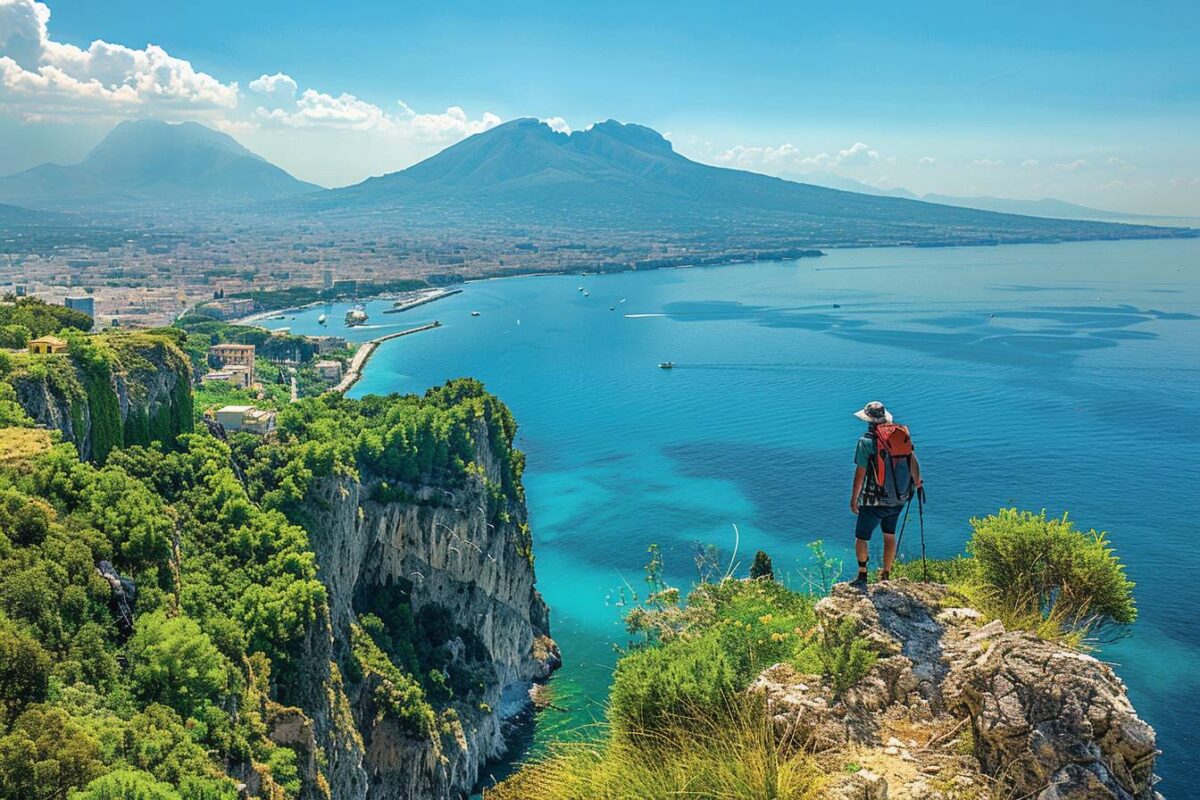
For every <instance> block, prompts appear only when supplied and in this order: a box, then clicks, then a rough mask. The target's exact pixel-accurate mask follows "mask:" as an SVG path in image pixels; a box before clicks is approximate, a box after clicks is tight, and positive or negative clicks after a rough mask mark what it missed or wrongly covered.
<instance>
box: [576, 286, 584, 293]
mask: <svg viewBox="0 0 1200 800" xmlns="http://www.w3.org/2000/svg"><path fill="white" fill-rule="evenodd" d="M575 291H577V292H582V291H583V287H582V286H580V287H579V288H578V289H576V290H575Z"/></svg>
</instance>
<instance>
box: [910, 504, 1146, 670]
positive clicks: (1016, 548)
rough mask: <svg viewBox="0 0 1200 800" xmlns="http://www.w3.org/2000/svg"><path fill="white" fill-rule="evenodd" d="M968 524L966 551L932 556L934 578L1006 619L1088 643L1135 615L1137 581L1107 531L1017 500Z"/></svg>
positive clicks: (914, 567) (1074, 643)
mask: <svg viewBox="0 0 1200 800" xmlns="http://www.w3.org/2000/svg"><path fill="white" fill-rule="evenodd" d="M971 528H972V535H971V539H970V540H969V541H968V542H967V553H968V557H965V558H964V557H959V558H955V559H948V560H935V561H930V562H929V563H928V569H929V578H930V580H932V581H936V582H939V583H945V584H947V585H949V586H950V587H951V588H953V589H955V590H957V591H958V592H959V593H960V594H962V595H963V596H964V597H965V598H966V599H967V601H968V602H969V603H970V604H971V605H972V606H974V607H975V608H977V609H979V610H980V611H982V612H983V613H985V614H987V615H988V616H990V617H992V618H994V619H999V620H1001V621H1002V622H1004V624H1005V627H1008V628H1010V629H1017V630H1029V631H1032V632H1034V633H1036V634H1037V635H1039V636H1041V637H1042V638H1044V639H1052V640H1055V641H1059V642H1061V643H1063V644H1066V645H1068V646H1071V647H1077V648H1084V647H1087V646H1088V642H1089V640H1092V639H1096V638H1113V637H1117V636H1120V635H1121V634H1122V633H1123V632H1124V629H1125V627H1126V626H1128V625H1131V624H1132V623H1133V622H1134V621H1135V620H1136V619H1137V606H1136V604H1135V603H1134V599H1133V582H1132V581H1130V580H1129V579H1128V578H1127V577H1126V576H1125V567H1124V565H1123V564H1122V563H1121V561H1120V559H1119V558H1118V557H1117V555H1116V553H1114V552H1113V549H1112V547H1111V545H1109V543H1108V539H1107V537H1106V536H1105V534H1104V533H1103V532H1097V531H1095V530H1089V531H1081V530H1079V529H1078V528H1076V527H1075V524H1074V523H1073V522H1071V521H1070V520H1069V519H1068V518H1067V516H1066V515H1063V517H1061V518H1057V519H1055V518H1048V517H1047V516H1046V514H1045V512H1042V513H1040V514H1034V513H1032V512H1029V511H1018V510H1017V509H1015V508H1008V509H1002V510H1000V511H999V512H998V513H996V514H993V515H991V516H987V517H982V518H976V519H972V520H971ZM894 574H895V575H896V576H897V577H908V578H911V579H913V580H918V579H920V577H921V563H920V562H919V561H914V562H910V563H907V564H897V568H896V570H895V573H894Z"/></svg>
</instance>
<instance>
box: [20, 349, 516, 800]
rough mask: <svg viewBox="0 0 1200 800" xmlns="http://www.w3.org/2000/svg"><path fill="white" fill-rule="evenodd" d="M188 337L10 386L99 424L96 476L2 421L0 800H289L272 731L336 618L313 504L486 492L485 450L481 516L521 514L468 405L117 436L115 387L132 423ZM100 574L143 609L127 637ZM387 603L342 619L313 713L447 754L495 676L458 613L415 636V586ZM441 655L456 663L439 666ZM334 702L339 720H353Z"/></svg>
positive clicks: (295, 778) (509, 468) (489, 421)
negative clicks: (243, 782) (353, 622)
mask: <svg viewBox="0 0 1200 800" xmlns="http://www.w3.org/2000/svg"><path fill="white" fill-rule="evenodd" d="M186 335H187V334H186V333H185V332H182V331H177V330H176V331H166V332H161V331H160V332H150V333H143V334H115V335H108V334H105V335H103V336H94V337H83V336H82V335H79V334H73V335H71V337H70V342H69V344H70V352H69V353H68V354H65V355H59V356H42V357H33V356H25V355H21V356H19V357H18V356H17V355H14V356H12V357H8V360H7V361H5V362H4V364H2V365H0V366H3V367H4V369H5V374H6V376H7V377H8V379H9V380H10V381H22V380H32V379H35V378H36V379H38V380H42V381H44V382H45V383H46V385H47V386H48V387H50V388H51V390H52V391H54V392H62V393H63V395H64V396H66V397H67V398H69V402H70V403H71V404H73V405H72V406H71V407H72V408H73V409H74V408H79V407H82V408H86V409H88V410H89V412H90V414H91V419H92V421H93V425H95V423H96V420H101V421H102V422H103V423H104V431H103V432H102V433H101V434H100V435H99V438H95V437H94V438H93V439H92V445H93V447H98V448H102V449H103V450H104V452H105V454H106V458H104V460H103V463H102V464H101V463H98V462H92V463H89V462H85V461H81V460H80V458H79V455H78V452H77V451H76V449H75V448H74V447H72V446H70V445H67V444H55V441H56V439H55V436H52V435H51V434H50V432H48V431H44V430H37V429H35V428H31V427H28V425H29V418H28V416H26V415H25V414H24V412H23V411H22V410H21V407H20V405H19V403H17V402H16V400H15V398H16V395H15V394H13V393H12V386H11V384H10V383H3V384H0V386H3V387H5V388H6V389H7V390H8V392H6V393H4V394H3V395H0V413H5V414H6V415H8V416H12V417H15V418H16V419H15V422H16V423H17V425H18V427H15V428H9V429H0V430H5V431H7V430H12V431H15V432H16V436H15V437H13V438H14V443H13V444H12V446H11V447H9V446H8V445H9V442H8V437H7V435H6V436H5V445H6V449H5V451H4V457H3V458H0V800H16V799H17V798H22V799H23V798H29V797H62V798H67V797H71V798H73V800H107V799H108V798H114V799H115V798H121V800H125V799H126V798H147V799H149V800H153V799H154V798H169V799H170V800H233V798H234V797H236V796H237V792H236V789H235V784H234V781H233V780H232V779H231V778H230V777H229V775H230V772H229V770H237V771H238V772H237V773H236V774H242V772H241V771H244V770H247V769H253V770H254V771H255V772H257V773H258V774H259V776H261V779H262V790H261V791H262V795H263V796H269V797H271V798H273V800H288V799H289V798H296V797H298V796H299V795H300V793H301V790H302V789H303V788H304V781H305V780H306V779H307V777H308V776H307V775H305V774H304V771H303V769H302V765H303V764H305V763H306V762H305V761H304V760H302V759H301V758H300V757H298V755H297V752H296V751H294V750H292V749H289V748H287V747H282V746H279V745H276V744H274V743H272V741H271V739H270V738H269V736H268V734H269V731H270V720H271V719H272V716H273V715H274V714H276V713H277V710H278V709H280V708H282V707H285V706H287V705H294V704H298V703H302V702H304V701H305V700H306V697H302V696H293V693H294V692H298V691H300V688H299V685H300V683H301V681H300V680H299V678H300V677H301V675H302V670H303V669H304V668H305V667H304V662H303V657H304V656H305V653H306V646H311V643H312V642H311V639H312V636H311V634H312V632H313V630H314V626H321V625H325V624H328V619H329V614H330V611H329V608H328V603H327V598H326V592H325V588H324V586H322V584H321V583H320V581H319V580H318V578H317V564H316V557H315V555H314V553H313V550H312V547H311V545H310V543H309V541H310V540H309V535H308V533H307V532H306V530H305V529H304V527H303V526H302V525H301V524H297V523H298V522H303V523H306V522H308V520H307V519H306V514H305V508H306V507H307V497H306V495H307V492H308V489H309V488H310V487H311V486H312V484H313V482H314V481H315V480H318V479H320V478H322V477H334V478H339V477H340V478H351V477H354V478H359V479H362V480H364V481H366V482H367V483H368V484H370V485H377V486H386V487H388V489H387V492H390V493H392V494H394V495H395V496H396V497H397V498H400V499H404V500H405V501H413V500H412V498H414V497H415V496H416V494H417V491H416V490H417V489H418V486H417V484H419V483H422V482H430V483H433V484H435V485H440V486H446V487H453V486H455V485H456V484H458V483H461V482H462V481H464V480H466V479H468V478H473V476H476V475H477V474H478V473H479V470H480V468H479V467H478V465H476V464H475V458H476V453H475V447H474V439H473V437H474V436H485V437H487V438H488V439H490V440H491V442H492V444H493V446H494V447H497V448H498V450H497V452H498V453H500V455H501V470H500V480H498V481H497V482H496V484H495V485H496V487H497V488H496V491H495V492H493V493H492V496H491V499H490V501H489V506H490V508H489V512H490V514H491V515H492V517H493V518H494V520H496V521H499V520H501V519H512V515H513V514H514V513H516V511H517V509H516V508H515V507H514V505H513V503H514V502H516V501H517V500H518V499H519V498H520V473H521V469H522V467H523V460H522V457H521V454H520V453H519V452H518V451H516V450H514V449H513V448H512V437H513V435H514V433H515V430H516V428H515V424H514V423H513V421H512V417H511V415H510V414H509V413H508V411H507V409H505V408H504V406H503V405H501V404H500V403H499V401H497V400H496V399H495V398H494V397H491V396H490V395H488V394H486V392H484V391H483V387H482V386H481V385H480V384H479V383H477V382H474V381H461V382H452V383H450V384H447V385H446V386H444V387H440V388H438V389H434V390H431V391H430V392H429V393H427V395H426V396H425V397H424V398H418V397H399V396H393V397H388V398H379V397H374V398H369V399H367V400H363V401H350V400H346V399H344V398H341V397H339V396H334V397H326V398H319V399H310V400H304V401H301V402H300V403H297V404H294V405H292V406H289V407H288V408H287V409H286V411H285V412H284V413H283V414H281V426H280V435H279V436H278V437H277V438H272V439H266V440H264V439H263V438H262V437H257V436H253V435H249V434H235V435H234V436H233V437H232V438H231V440H230V442H228V443H226V442H222V441H219V440H217V439H215V438H213V437H212V436H211V435H209V434H207V432H206V431H205V430H204V429H203V428H202V427H199V428H197V429H196V431H199V432H195V431H191V429H190V426H189V428H188V430H189V431H191V432H185V433H183V434H182V435H175V433H174V431H175V429H177V428H178V427H179V426H180V425H182V423H183V419H181V418H177V417H175V416H173V415H172V416H166V417H160V416H159V415H158V414H153V413H152V414H147V415H146V417H145V418H144V419H139V420H138V421H137V422H135V423H133V424H131V423H130V421H129V418H127V419H126V420H125V424H124V426H123V427H122V426H121V425H114V424H113V422H114V419H113V416H112V413H111V412H112V409H111V408H108V409H107V410H105V409H104V407H103V404H104V403H106V402H108V400H107V399H105V397H104V391H103V390H104V387H105V386H111V385H112V383H113V382H114V379H115V378H117V377H118V376H119V378H120V380H121V382H122V383H123V385H124V386H125V390H126V391H127V392H128V393H129V396H130V397H131V398H133V399H135V400H136V399H140V398H142V397H143V396H144V395H143V393H144V392H145V391H147V387H149V386H151V385H153V384H154V382H155V381H156V380H159V379H161V372H160V370H161V369H162V365H163V364H167V365H171V366H172V368H178V369H180V370H181V371H182V372H183V374H184V375H186V374H187V371H188V365H187V363H186V361H185V360H184V358H183V356H182V355H181V354H180V352H179V350H178V349H176V348H175V346H174V343H175V342H176V341H180V340H181V339H182V338H183V337H185V336H186ZM104 376H108V377H107V378H105V377H104ZM176 385H177V386H179V387H182V389H181V390H180V394H176V395H172V398H171V400H170V403H169V404H168V405H167V407H168V408H169V409H172V410H173V413H176V412H177V413H179V414H180V415H181V416H182V414H183V413H184V412H185V411H186V417H187V419H188V420H189V421H190V418H191V400H192V397H191V394H190V392H189V387H188V383H187V381H186V380H184V381H180V382H178V383H177V384H176ZM5 400H7V401H8V402H9V403H11V404H12V407H11V408H9V409H7V410H6V409H5V407H4V406H3V401H5ZM131 402H132V400H131ZM72 413H74V411H72ZM115 419H116V421H118V422H119V419H120V418H119V416H117V417H116V418H115ZM25 434H34V436H33V437H32V438H31V437H27V436H25ZM135 439H136V440H137V441H138V442H142V443H139V444H131V443H130V442H131V440H135ZM16 440H19V441H16ZM9 451H11V452H9ZM243 479H244V481H245V482H243ZM438 497H441V495H440V493H439V494H438ZM427 502H430V503H440V502H442V501H441V500H432V501H427ZM101 561H108V562H110V563H111V564H112V565H113V567H114V568H115V569H116V571H117V572H118V573H119V574H120V575H121V576H123V577H124V578H126V579H127V580H128V581H131V582H132V583H131V584H130V585H131V586H136V599H135V600H132V601H131V602H132V606H131V608H130V611H131V612H132V615H133V625H132V629H130V626H129V625H128V624H127V618H126V617H125V616H123V615H124V611H123V610H121V608H120V606H119V604H118V603H117V602H116V601H115V600H114V593H113V589H112V587H111V586H110V584H109V582H108V581H107V580H106V579H105V578H104V577H102V576H101V575H100V574H99V572H98V571H97V565H98V564H99V563H100V562H101ZM376 588H377V589H378V590H377V591H376V590H372V591H370V592H364V593H363V596H362V597H356V598H354V602H355V606H356V610H357V611H358V613H359V614H360V616H361V625H358V626H355V627H354V628H353V630H352V631H351V632H350V636H349V639H350V641H348V642H347V643H346V644H347V645H348V647H347V648H346V652H345V654H344V655H343V656H339V659H340V661H339V662H337V663H334V664H331V665H330V670H331V674H332V677H331V678H330V683H329V684H328V685H327V686H326V689H327V690H328V691H329V692H331V693H332V692H335V691H338V692H340V687H341V686H342V678H341V676H342V675H345V676H346V679H347V680H348V681H349V685H350V686H351V687H353V688H354V689H356V690H357V691H362V692H366V693H367V694H366V695H365V696H367V697H369V698H370V702H371V703H372V704H373V705H372V708H373V709H374V713H375V714H376V715H378V716H380V717H386V718H390V719H393V720H394V721H396V722H397V723H398V724H399V726H400V729H401V730H402V731H404V732H405V733H406V734H407V735H408V736H411V737H413V738H416V739H425V740H428V741H430V742H431V743H432V746H433V747H434V748H435V751H436V750H437V748H438V747H439V746H440V745H439V744H438V743H439V742H440V740H441V737H442V736H444V735H453V734H455V733H456V731H458V730H459V729H458V727H457V726H458V721H457V716H456V710H455V704H466V705H467V706H468V707H469V706H471V705H478V704H479V703H481V702H482V698H481V697H480V696H479V695H477V691H478V689H479V688H480V687H481V686H482V682H483V680H484V677H485V676H486V675H487V673H486V671H485V670H486V669H487V668H489V666H490V662H489V661H488V658H489V656H488V653H487V651H486V649H485V648H484V647H483V645H482V643H481V642H479V640H478V639H477V638H476V637H475V636H474V634H473V633H472V632H471V631H470V630H468V629H466V628H464V627H462V626H461V625H460V624H458V622H457V621H456V620H455V618H454V616H453V614H452V612H451V611H450V610H449V609H447V608H443V607H441V606H437V605H427V606H425V607H423V608H422V609H421V610H420V612H419V613H414V612H413V610H412V608H411V606H410V605H409V603H408V593H409V592H410V591H411V588H412V587H411V586H409V585H406V584H404V583H397V584H395V585H389V586H384V587H376ZM317 629H318V630H319V627H318V628H317ZM454 639H461V640H462V642H463V643H464V645H465V647H464V648H463V649H462V651H461V652H460V653H459V654H458V655H459V657H452V654H451V653H450V652H449V651H448V650H447V648H446V647H445V646H444V644H445V643H446V642H447V641H449V640H454ZM331 696H332V695H331ZM338 696H339V697H340V696H341V695H338ZM330 702H331V703H333V704H334V707H335V708H337V709H338V710H337V713H338V714H342V715H344V717H345V719H346V720H349V719H350V716H349V714H350V712H349V709H348V708H347V707H346V705H345V702H346V701H345V698H344V697H342V699H341V700H336V699H331V700H330ZM337 703H341V705H340V706H338V705H337ZM350 724H352V723H350ZM324 758H325V756H324V755H323V754H322V753H317V762H318V768H321V765H322V764H323V763H324V762H323V759H324ZM314 780H315V781H316V782H318V783H319V782H320V781H322V780H324V778H322V777H321V776H316V777H315V778H314Z"/></svg>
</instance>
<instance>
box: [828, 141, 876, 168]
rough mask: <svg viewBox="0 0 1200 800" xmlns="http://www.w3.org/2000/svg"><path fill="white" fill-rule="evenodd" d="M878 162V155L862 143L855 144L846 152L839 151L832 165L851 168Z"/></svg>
mask: <svg viewBox="0 0 1200 800" xmlns="http://www.w3.org/2000/svg"><path fill="white" fill-rule="evenodd" d="M878 160H879V153H877V152H875V151H874V150H872V149H871V148H870V147H868V146H867V145H865V144H863V143H862V142H855V143H854V144H853V145H852V146H850V147H849V148H847V149H846V150H839V151H838V154H837V157H836V158H835V160H834V163H835V164H844V165H846V166H851V167H853V166H861V165H863V164H870V163H871V162H873V161H878Z"/></svg>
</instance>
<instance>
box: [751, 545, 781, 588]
mask: <svg viewBox="0 0 1200 800" xmlns="http://www.w3.org/2000/svg"><path fill="white" fill-rule="evenodd" d="M750 577H751V578H752V579H754V580H758V579H759V578H766V579H767V580H770V581H773V580H775V569H774V567H772V566H771V557H770V556H769V555H767V554H766V553H764V552H763V551H762V550H759V551H758V552H757V553H755V554H754V563H753V564H751V565H750Z"/></svg>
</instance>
